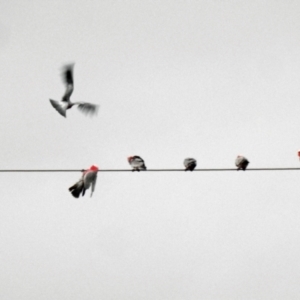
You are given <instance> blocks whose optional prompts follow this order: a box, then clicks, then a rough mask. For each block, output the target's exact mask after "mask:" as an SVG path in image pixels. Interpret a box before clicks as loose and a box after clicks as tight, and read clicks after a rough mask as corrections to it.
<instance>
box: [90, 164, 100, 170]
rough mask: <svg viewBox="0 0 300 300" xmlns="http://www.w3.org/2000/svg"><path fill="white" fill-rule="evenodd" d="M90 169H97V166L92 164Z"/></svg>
mask: <svg viewBox="0 0 300 300" xmlns="http://www.w3.org/2000/svg"><path fill="white" fill-rule="evenodd" d="M90 170H91V171H98V170H99V168H98V167H97V166H96V165H92V166H91V167H90Z"/></svg>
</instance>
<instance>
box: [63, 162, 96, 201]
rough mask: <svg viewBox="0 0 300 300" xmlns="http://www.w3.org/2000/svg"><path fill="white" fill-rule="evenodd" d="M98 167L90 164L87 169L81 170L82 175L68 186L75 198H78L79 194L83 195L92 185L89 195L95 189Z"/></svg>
mask: <svg viewBox="0 0 300 300" xmlns="http://www.w3.org/2000/svg"><path fill="white" fill-rule="evenodd" d="M98 170H99V168H98V167H97V166H95V165H92V166H91V167H90V168H89V169H88V170H82V176H81V178H80V179H79V181H77V182H76V183H75V184H74V185H72V186H71V187H70V188H69V191H70V192H71V193H72V195H73V196H74V197H75V198H79V196H80V194H82V196H84V194H85V191H86V190H87V189H89V188H90V186H91V187H92V191H91V197H92V195H93V192H94V190H95V186H96V181H97V172H98Z"/></svg>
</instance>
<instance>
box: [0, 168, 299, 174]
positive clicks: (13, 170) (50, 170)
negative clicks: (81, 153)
mask: <svg viewBox="0 0 300 300" xmlns="http://www.w3.org/2000/svg"><path fill="white" fill-rule="evenodd" d="M184 171H185V169H148V170H146V171H141V172H184ZM229 171H235V172H236V171H237V169H236V168H234V169H232V168H230V169H226V168H221V169H218V168H209V169H194V171H193V172H229ZM248 171H300V168H251V169H247V170H246V172H248ZM38 172H40V173H55V172H82V169H80V170H79V169H2V170H1V169H0V173H38ZM98 172H100V173H101V172H117V173H118V172H132V169H103V170H99V171H98ZM187 172H188V171H187ZM240 172H243V171H242V170H240Z"/></svg>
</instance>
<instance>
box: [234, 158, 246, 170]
mask: <svg viewBox="0 0 300 300" xmlns="http://www.w3.org/2000/svg"><path fill="white" fill-rule="evenodd" d="M235 165H236V166H237V167H238V168H237V170H244V171H245V170H246V169H247V166H248V165H249V161H248V159H247V158H246V157H244V156H240V155H238V157H237V158H236V160H235Z"/></svg>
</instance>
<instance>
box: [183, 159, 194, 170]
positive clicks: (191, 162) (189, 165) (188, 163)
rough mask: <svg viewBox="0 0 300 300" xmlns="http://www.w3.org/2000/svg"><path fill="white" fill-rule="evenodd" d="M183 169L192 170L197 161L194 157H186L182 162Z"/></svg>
mask: <svg viewBox="0 0 300 300" xmlns="http://www.w3.org/2000/svg"><path fill="white" fill-rule="evenodd" d="M183 164H184V166H185V171H193V170H194V169H195V168H196V166H197V161H196V159H194V158H186V159H185V160H184V162H183Z"/></svg>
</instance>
